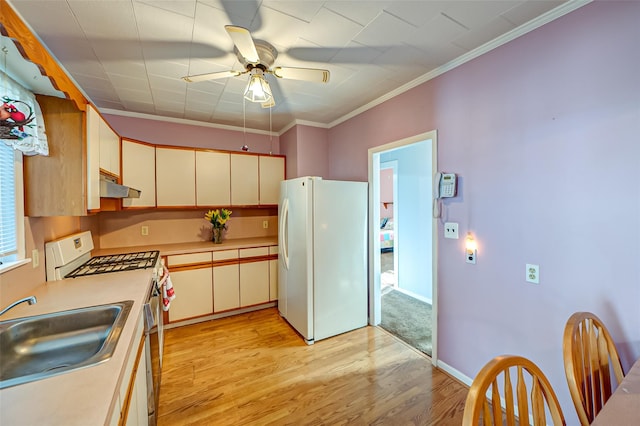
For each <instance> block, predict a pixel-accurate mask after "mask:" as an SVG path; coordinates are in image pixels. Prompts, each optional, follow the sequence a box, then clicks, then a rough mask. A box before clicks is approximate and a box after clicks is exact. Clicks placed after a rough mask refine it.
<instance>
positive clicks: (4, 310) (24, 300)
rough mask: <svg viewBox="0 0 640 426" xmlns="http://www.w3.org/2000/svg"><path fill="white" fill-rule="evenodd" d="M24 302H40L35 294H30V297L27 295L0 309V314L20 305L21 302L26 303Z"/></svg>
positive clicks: (31, 303)
mask: <svg viewBox="0 0 640 426" xmlns="http://www.w3.org/2000/svg"><path fill="white" fill-rule="evenodd" d="M24 302H27V303H28V304H30V305H33V304H35V303H38V299H36V297H35V296H29V297H25V298H24V299H20V300H16V301H15V302H13V303H12V304H10V305H9V306H7V307H6V308H4V309H3V310H2V311H0V315H2V314H4V313H5V312H7V311H8V310H9V309H11V308H15V307H16V306H18V305H19V304H21V303H24Z"/></svg>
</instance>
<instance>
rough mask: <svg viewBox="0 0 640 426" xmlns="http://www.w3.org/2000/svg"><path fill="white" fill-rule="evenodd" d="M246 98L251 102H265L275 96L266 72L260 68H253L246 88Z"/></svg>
mask: <svg viewBox="0 0 640 426" xmlns="http://www.w3.org/2000/svg"><path fill="white" fill-rule="evenodd" d="M244 98H245V99H246V100H248V101H251V102H257V103H265V102H268V101H269V100H271V99H272V98H273V95H272V93H271V87H269V82H268V81H267V80H266V79H265V78H264V72H263V71H262V69H260V68H253V69H252V70H251V77H250V78H249V83H248V84H247V87H246V89H244Z"/></svg>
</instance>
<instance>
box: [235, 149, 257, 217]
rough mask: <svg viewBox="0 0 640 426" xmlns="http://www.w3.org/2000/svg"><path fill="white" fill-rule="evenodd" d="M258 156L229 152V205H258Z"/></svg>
mask: <svg viewBox="0 0 640 426" xmlns="http://www.w3.org/2000/svg"><path fill="white" fill-rule="evenodd" d="M258 192H259V189H258V156H256V155H247V154H231V205H232V206H249V205H258V203H259V197H258Z"/></svg>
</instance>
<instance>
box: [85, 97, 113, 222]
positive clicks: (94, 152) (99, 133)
mask: <svg viewBox="0 0 640 426" xmlns="http://www.w3.org/2000/svg"><path fill="white" fill-rule="evenodd" d="M86 133H87V209H88V210H98V209H100V173H101V172H104V173H107V174H109V175H111V176H113V177H116V178H117V177H120V137H119V136H118V134H117V133H116V132H114V131H113V130H112V129H111V127H109V124H107V122H106V121H104V119H103V118H102V116H101V115H100V113H98V111H97V110H96V109H95V108H94V107H93V105H91V104H87V110H86Z"/></svg>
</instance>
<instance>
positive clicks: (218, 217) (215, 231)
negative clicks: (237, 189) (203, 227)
mask: <svg viewBox="0 0 640 426" xmlns="http://www.w3.org/2000/svg"><path fill="white" fill-rule="evenodd" d="M231 213H232V211H231V210H227V209H215V210H209V211H208V212H207V213H205V215H204V218H205V219H206V220H207V221H209V222H211V225H212V228H211V232H212V237H211V241H213V242H214V243H216V244H221V243H222V235H223V232H224V231H225V230H226V229H227V221H228V220H229V217H230V216H231Z"/></svg>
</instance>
